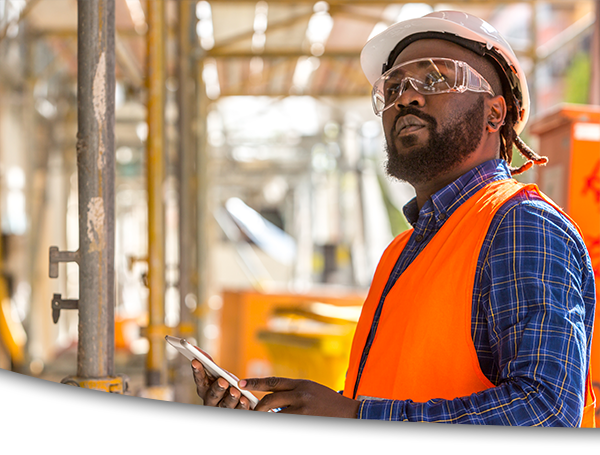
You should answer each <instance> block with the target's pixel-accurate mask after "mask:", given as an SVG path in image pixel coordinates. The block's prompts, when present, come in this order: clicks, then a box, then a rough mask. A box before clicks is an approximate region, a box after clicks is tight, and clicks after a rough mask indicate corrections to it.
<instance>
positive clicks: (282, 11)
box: [0, 0, 600, 403]
mask: <svg viewBox="0 0 600 455" xmlns="http://www.w3.org/2000/svg"><path fill="white" fill-rule="evenodd" d="M78 8H79V11H78ZM443 9H458V10H464V11H467V12H469V13H472V14H475V15H477V16H479V17H482V18H483V19H485V20H486V21H488V22H490V23H491V24H492V25H494V26H495V27H496V28H497V29H498V30H499V31H500V32H501V33H502V34H503V35H504V36H505V37H506V38H507V39H508V41H509V42H510V44H511V46H512V47H513V49H514V50H515V52H516V53H517V55H518V57H519V59H520V60H521V61H522V62H523V64H524V67H525V68H526V71H527V77H528V82H529V87H530V92H531V95H532V103H533V108H532V113H533V120H531V121H530V122H529V128H528V129H527V130H526V131H525V133H524V138H525V140H526V142H528V143H529V144H531V145H532V146H533V148H534V149H535V150H537V151H538V152H540V154H542V155H548V156H549V157H550V160H551V161H550V163H549V165H548V166H547V167H545V168H540V169H539V170H537V171H534V170H531V171H527V172H526V173H525V174H523V175H522V176H519V178H520V179H521V180H524V181H533V182H537V183H538V184H539V185H540V187H541V189H542V190H543V191H545V192H546V193H547V194H548V195H550V196H551V197H552V198H554V199H555V200H556V202H557V203H559V204H560V205H561V206H562V207H564V208H565V209H566V210H567V212H568V213H569V214H570V215H571V216H572V217H573V218H575V220H576V221H577V222H578V223H579V224H580V226H581V227H582V229H583V231H584V234H585V235H586V242H587V243H588V247H589V249H590V253H591V255H592V259H593V261H594V266H595V269H596V271H597V275H596V276H598V271H600V46H599V44H598V43H599V40H600V34H599V30H600V28H599V27H600V25H599V19H598V18H599V14H600V2H598V1H593V0H590V1H585V0H581V1H573V0H569V1H567V0H550V1H541V0H540V1H534V0H529V1H513V0H499V1H491V0H464V1H458V0H457V1H449V2H422V3H412V2H410V3H409V2H407V1H379V0H350V1H341V0H330V1H327V2H326V1H314V0H313V1H307V0H270V1H255V0H252V1H251V0H213V1H200V2H198V1H191V0H150V1H143V0H79V1H77V0H28V1H25V0H0V220H1V229H2V239H1V240H2V241H1V242H0V271H1V272H2V274H1V277H0V367H1V368H3V369H7V370H13V371H16V372H20V373H23V374H27V375H31V376H37V377H40V378H43V379H47V380H51V381H56V382H60V381H62V382H65V383H68V384H72V385H78V386H81V387H87V388H92V389H99V390H105V391H112V392H117V393H127V394H133V395H138V396H144V397H149V398H155V399H162V400H174V401H179V402H186V403H197V402H198V398H197V397H196V396H195V390H194V387H193V380H192V375H191V371H190V367H189V362H188V361H186V360H185V359H184V358H183V357H182V356H179V354H177V353H176V352H175V351H174V350H173V349H171V348H170V347H169V348H167V345H166V343H165V341H164V336H165V335H167V334H171V335H175V336H182V337H185V338H187V339H190V340H193V341H194V343H195V344H197V345H198V346H200V347H202V348H203V349H205V350H207V351H208V352H209V353H211V355H212V356H213V358H214V359H215V360H216V361H217V362H218V363H220V364H221V365H222V366H223V367H224V368H226V369H228V370H230V371H231V372H233V373H234V374H236V375H238V376H240V377H249V376H264V375H271V374H277V375H285V376H291V377H304V378H309V379H314V380H317V381H320V382H322V383H324V384H326V385H328V386H330V387H334V388H341V387H342V386H343V378H344V374H345V369H346V362H347V357H348V354H349V347H350V342H351V339H352V334H353V330H354V326H355V323H356V321H357V319H358V315H359V313H360V308H361V304H362V301H363V299H364V297H365V296H366V292H367V289H368V286H369V284H370V280H371V276H372V274H373V272H374V270H375V266H376V264H377V261H378V260H379V257H380V255H381V253H382V252H383V250H384V248H385V247H386V246H387V244H388V243H389V242H390V241H391V239H392V238H393V236H395V235H397V234H398V233H400V232H402V231H403V230H404V229H407V228H408V224H407V222H406V220H405V219H404V216H403V215H402V211H401V210H402V206H403V205H404V204H405V203H406V202H408V200H410V199H411V198H412V196H413V192H412V188H411V187H410V186H408V185H407V184H403V183H399V182H395V181H392V180H390V179H388V178H387V177H386V176H385V175H384V172H383V166H382V163H383V161H384V160H385V157H384V152H383V147H382V142H383V135H382V129H381V125H380V120H379V119H378V118H377V117H376V116H375V115H374V114H373V112H372V109H371V104H370V98H369V92H370V86H369V83H368V81H367V80H366V78H365V77H364V76H363V74H362V71H361V69H360V65H359V53H360V50H361V48H362V46H363V45H364V43H365V42H366V41H367V39H368V38H369V37H371V36H373V35H374V34H376V33H378V32H379V31H381V30H383V29H384V28H385V27H386V26H389V25H391V24H393V23H395V22H398V21H401V20H404V19H408V18H411V17H418V16H422V15H424V14H427V13H428V12H431V11H433V10H443ZM113 143H114V146H113ZM518 157H519V155H518V154H515V159H518ZM514 164H519V163H514ZM599 333H600V330H596V334H599ZM596 340H597V341H596V342H595V343H596V349H597V350H596V351H595V353H594V356H595V357H594V360H593V362H595V368H596V371H600V350H598V348H599V347H600V346H598V344H600V336H598V335H596Z"/></svg>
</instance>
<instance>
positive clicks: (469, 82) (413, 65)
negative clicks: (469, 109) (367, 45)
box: [371, 58, 494, 115]
mask: <svg viewBox="0 0 600 455" xmlns="http://www.w3.org/2000/svg"><path fill="white" fill-rule="evenodd" d="M408 84H410V85H411V86H412V88H413V89H415V90H416V91H417V92H419V93H421V94H422V95H437V94H439V93H451V92H455V93H463V92H465V91H467V90H470V91H472V92H482V93H489V94H490V95H492V96H494V91H493V90H492V87H491V86H490V84H489V83H488V81H486V80H485V79H484V78H483V76H482V75H481V74H479V73H478V72H477V71H475V70H474V69H473V68H472V67H471V66H469V65H468V64H467V63H465V62H462V61H460V60H452V59H449V58H420V59H417V60H411V61H409V62H405V63H402V64H400V65H397V66H394V67H393V68H391V69H390V70H388V71H386V72H385V73H384V74H383V75H382V76H381V77H380V78H379V79H377V81H375V83H374V84H373V91H372V93H371V94H372V101H373V110H374V111H375V114H376V115H381V113H382V112H383V111H385V110H386V109H388V108H389V107H390V106H392V105H393V104H394V103H395V102H396V100H397V99H398V97H399V96H400V95H402V93H404V91H405V90H407V89H408Z"/></svg>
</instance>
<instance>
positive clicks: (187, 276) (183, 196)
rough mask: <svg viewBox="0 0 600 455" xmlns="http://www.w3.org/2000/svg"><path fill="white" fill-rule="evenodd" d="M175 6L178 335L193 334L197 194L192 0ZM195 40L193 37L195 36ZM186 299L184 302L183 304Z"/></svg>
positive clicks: (193, 4)
mask: <svg viewBox="0 0 600 455" xmlns="http://www.w3.org/2000/svg"><path fill="white" fill-rule="evenodd" d="M178 6H179V36H178V49H179V62H178V63H179V64H178V79H179V89H178V100H177V101H178V105H179V125H178V127H179V150H178V152H179V153H178V155H179V162H178V174H179V175H178V176H179V179H178V180H179V293H180V308H181V309H180V317H179V333H180V335H181V336H182V337H186V336H189V337H193V336H194V334H195V330H194V326H193V323H192V320H193V319H192V313H191V311H190V307H192V308H193V305H192V304H191V302H190V300H193V301H197V295H196V290H195V289H194V285H193V280H194V278H195V277H194V271H195V270H196V269H197V267H195V262H196V248H197V242H196V212H197V209H196V204H197V199H198V194H197V190H196V185H195V183H196V182H195V181H196V179H195V175H194V174H195V172H196V167H197V163H196V161H197V160H196V147H195V141H194V128H192V118H193V109H194V104H195V102H194V101H195V87H194V80H193V79H192V74H193V73H192V68H193V65H192V64H191V59H192V58H193V56H192V55H191V53H192V52H191V51H192V46H191V43H192V40H193V39H194V35H195V33H196V30H195V27H194V26H193V25H194V24H193V21H192V18H193V12H194V9H195V7H196V4H195V1H189V0H182V1H179V2H178ZM195 40H197V38H195ZM186 300H187V301H188V303H187V304H186Z"/></svg>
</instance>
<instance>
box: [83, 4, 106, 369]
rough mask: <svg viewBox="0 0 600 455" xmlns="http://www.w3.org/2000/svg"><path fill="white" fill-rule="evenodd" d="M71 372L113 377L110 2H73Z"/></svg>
mask: <svg viewBox="0 0 600 455" xmlns="http://www.w3.org/2000/svg"><path fill="white" fill-rule="evenodd" d="M77 30H78V40H77V55H78V62H77V99H78V115H77V125H78V133H77V167H78V189H79V284H80V286H79V301H80V305H79V343H78V348H77V376H79V377H81V378H98V377H105V376H112V375H113V374H114V306H115V295H114V294H115V288H114V239H115V211H114V200H115V194H114V187H115V161H114V158H115V138H114V125H115V45H114V43H115V42H114V36H115V1H114V0H92V1H89V0H78V2H77Z"/></svg>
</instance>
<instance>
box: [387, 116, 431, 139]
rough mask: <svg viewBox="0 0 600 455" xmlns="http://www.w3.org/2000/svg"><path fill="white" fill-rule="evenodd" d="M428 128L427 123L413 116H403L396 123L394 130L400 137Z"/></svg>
mask: <svg viewBox="0 0 600 455" xmlns="http://www.w3.org/2000/svg"><path fill="white" fill-rule="evenodd" d="M426 126H427V122H425V121H424V120H421V119H420V118H419V117H416V116H414V115H412V114H407V115H403V116H402V117H400V118H399V119H398V120H397V121H396V125H395V127H394V129H395V130H396V134H398V135H399V136H402V135H405V134H412V133H414V132H416V131H419V130H420V129H422V128H425V127H426Z"/></svg>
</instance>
